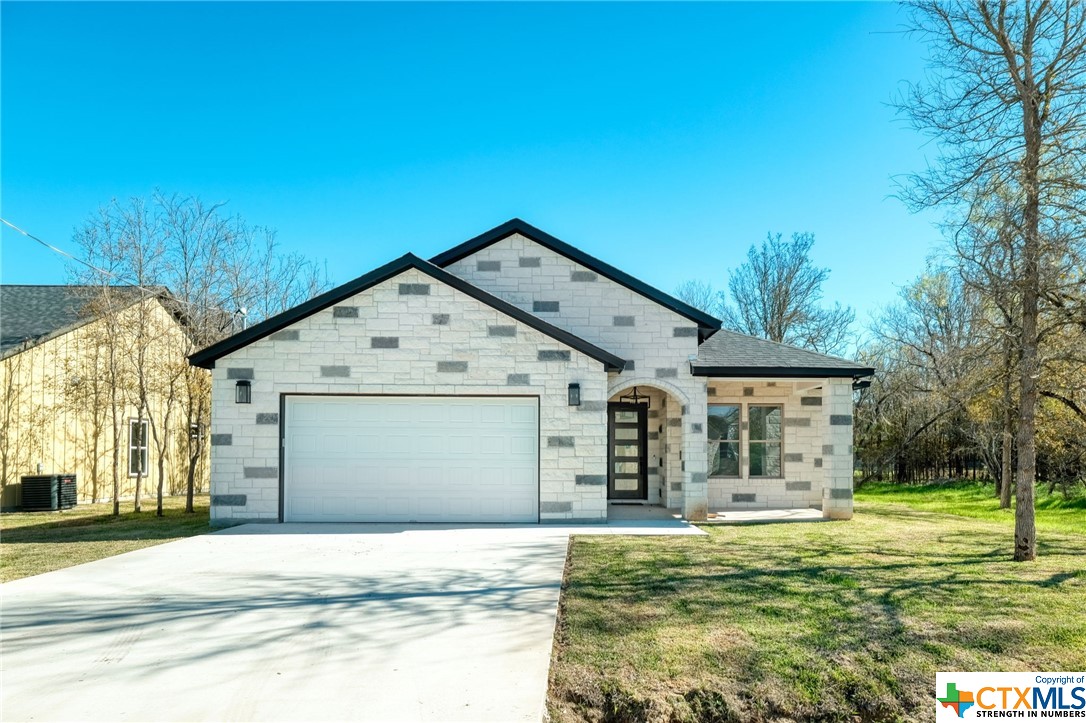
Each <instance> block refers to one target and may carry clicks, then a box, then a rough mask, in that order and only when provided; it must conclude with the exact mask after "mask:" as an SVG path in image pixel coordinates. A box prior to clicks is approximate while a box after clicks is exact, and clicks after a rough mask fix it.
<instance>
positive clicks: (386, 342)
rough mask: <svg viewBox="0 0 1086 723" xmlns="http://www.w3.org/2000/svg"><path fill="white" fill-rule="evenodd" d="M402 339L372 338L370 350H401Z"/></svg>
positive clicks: (391, 337)
mask: <svg viewBox="0 0 1086 723" xmlns="http://www.w3.org/2000/svg"><path fill="white" fill-rule="evenodd" d="M399 348H400V337H398V336H371V337H370V349H399Z"/></svg>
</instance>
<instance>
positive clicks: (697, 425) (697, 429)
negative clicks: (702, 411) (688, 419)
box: [690, 422, 701, 434]
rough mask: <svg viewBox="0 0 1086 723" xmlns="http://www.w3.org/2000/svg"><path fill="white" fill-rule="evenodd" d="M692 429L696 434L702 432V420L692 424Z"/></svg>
mask: <svg viewBox="0 0 1086 723" xmlns="http://www.w3.org/2000/svg"><path fill="white" fill-rule="evenodd" d="M690 431H691V432H693V433H694V434H701V422H694V423H693V424H691V425H690Z"/></svg>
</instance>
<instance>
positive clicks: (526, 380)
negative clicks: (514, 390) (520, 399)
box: [505, 374, 532, 387]
mask: <svg viewBox="0 0 1086 723" xmlns="http://www.w3.org/2000/svg"><path fill="white" fill-rule="evenodd" d="M505 383H506V384H508V385H509V386H511V387H522V386H527V385H528V384H531V383H532V375H531V374H509V375H507V376H506V377H505Z"/></svg>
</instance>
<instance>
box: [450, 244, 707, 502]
mask: <svg viewBox="0 0 1086 723" xmlns="http://www.w3.org/2000/svg"><path fill="white" fill-rule="evenodd" d="M446 270H448V271H450V272H451V273H454V274H456V275H457V276H460V277H461V278H463V279H465V280H467V281H469V282H470V283H472V284H473V285H475V286H478V287H479V288H481V289H484V290H486V291H488V292H490V293H492V294H494V295H495V296H498V297H500V298H502V299H504V300H505V301H508V302H509V303H511V304H514V305H515V306H518V307H520V308H522V309H524V310H525V311H528V312H529V313H532V314H535V315H536V316H538V317H540V318H541V319H544V320H546V321H548V322H550V323H552V324H554V325H555V326H558V327H561V328H563V329H566V330H567V331H570V332H572V333H573V334H576V335H577V336H579V337H581V338H583V339H585V340H587V341H589V342H592V343H593V344H596V345H598V346H600V347H601V348H603V349H606V350H607V351H609V352H611V353H613V354H616V355H618V356H620V357H623V358H624V359H627V360H629V361H628V363H627V367H626V369H625V370H624V371H623V372H622V373H621V374H612V375H611V377H610V385H609V389H608V390H607V394H606V395H605V396H601V397H590V396H584V395H582V396H583V398H584V399H585V400H586V402H587V403H588V404H589V405H590V406H591V407H592V408H596V407H597V406H599V407H600V408H605V406H606V402H607V401H608V400H609V399H612V398H614V397H617V396H618V395H619V394H621V393H623V392H624V391H626V390H627V389H629V388H630V387H632V386H634V385H638V386H639V388H640V389H641V391H647V390H648V389H649V388H653V387H655V388H656V389H658V390H660V391H661V392H665V393H667V394H668V396H669V398H670V399H671V400H672V401H673V402H674V403H675V411H674V412H673V416H672V418H673V419H676V420H677V421H675V422H673V423H672V424H675V425H677V429H678V430H680V431H681V434H679V435H678V439H676V440H674V441H673V442H672V443H671V445H672V448H671V450H670V452H669V453H668V454H670V456H669V457H668V458H667V461H666V462H665V469H667V470H668V472H669V474H667V475H665V476H666V478H667V480H668V481H667V485H668V500H667V502H668V505H669V506H675V507H681V509H682V511H683V514H684V516H686V517H687V518H688V519H693V520H698V519H704V517H705V514H706V503H707V484H706V475H705V472H706V458H705V415H706V406H705V379H704V378H700V377H694V376H692V375H691V374H690V360H691V359H692V358H694V357H696V355H697V351H698V329H697V324H695V323H694V322H692V321H690V320H689V319H687V318H686V317H684V316H681V315H679V314H677V313H675V312H673V311H671V310H670V309H667V308H665V307H663V306H661V305H660V304H658V303H656V302H655V301H652V300H651V299H648V298H646V297H645V296H642V295H641V294H639V293H637V292H635V291H633V290H631V289H628V288H626V287H625V286H623V285H621V284H619V283H616V282H614V281H612V280H610V279H609V278H607V277H605V276H602V275H600V274H597V273H596V272H594V271H592V270H590V269H588V268H587V267H584V266H581V265H580V264H577V263H576V262H574V261H572V260H570V259H568V258H566V257H565V256H563V255H561V254H558V253H556V252H554V251H551V250H550V249H548V248H546V247H544V246H541V245H540V244H537V243H536V242H534V241H532V240H531V239H528V238H526V237H524V236H521V235H520V234H512V235H511V236H509V237H507V238H505V239H502V240H501V241H498V242H496V243H494V244H491V245H490V246H487V247H486V248H484V249H481V250H479V251H477V252H476V253H474V254H471V255H469V256H467V257H465V258H463V259H460V260H459V261H457V262H455V263H453V264H450V265H449V266H448V267H447V269H446ZM672 429H673V430H674V429H675V428H672ZM671 434H672V435H673V436H674V431H672V433H671ZM605 452H606V450H605ZM604 460H605V464H606V456H605V458H604ZM672 465H674V467H675V469H674V471H673V472H672V469H671V468H672ZM650 489H651V482H650Z"/></svg>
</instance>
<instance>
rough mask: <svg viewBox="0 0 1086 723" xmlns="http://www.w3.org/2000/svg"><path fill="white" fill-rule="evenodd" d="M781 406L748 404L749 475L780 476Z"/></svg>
mask: <svg viewBox="0 0 1086 723" xmlns="http://www.w3.org/2000/svg"><path fill="white" fill-rule="evenodd" d="M783 416H784V415H783V410H782V408H781V407H773V406H762V405H754V404H752V405H750V406H749V407H747V417H748V419H749V421H750V436H749V438H748V440H747V448H748V454H749V455H750V476H751V477H780V476H781V422H782V419H783Z"/></svg>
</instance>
